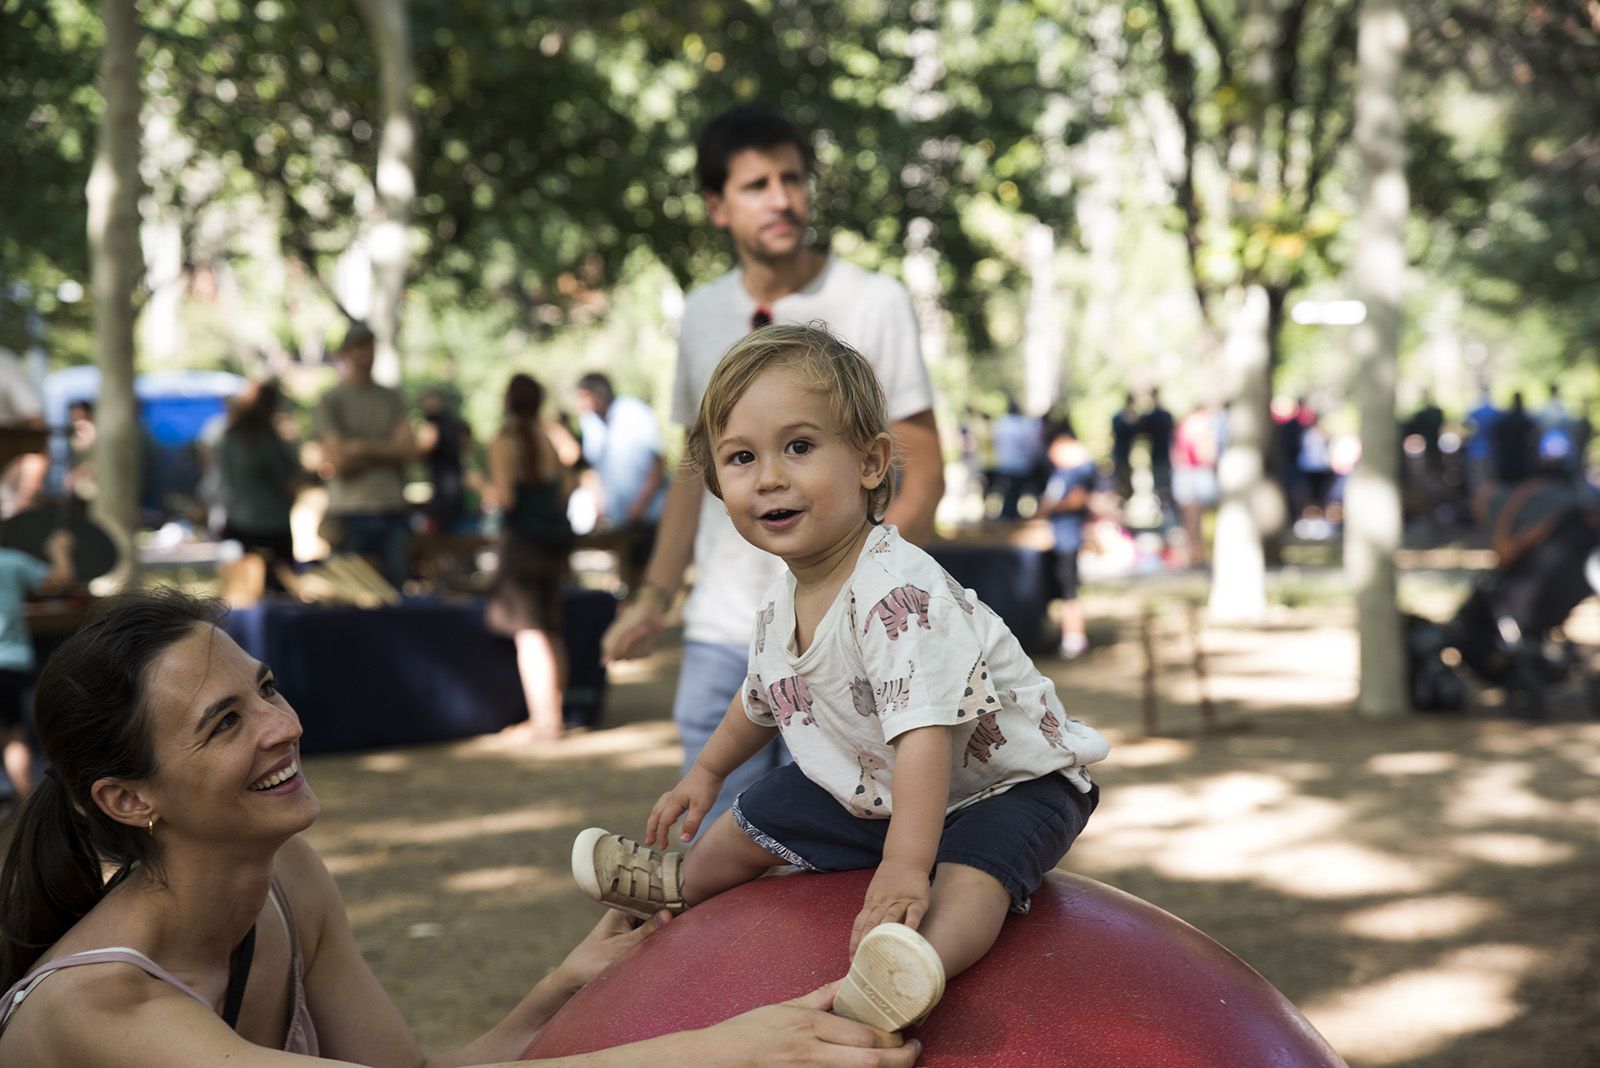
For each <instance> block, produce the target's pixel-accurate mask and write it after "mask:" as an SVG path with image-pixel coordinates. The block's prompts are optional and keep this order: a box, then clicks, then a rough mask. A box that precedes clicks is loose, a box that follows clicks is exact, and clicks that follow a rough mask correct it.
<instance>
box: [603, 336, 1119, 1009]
mask: <svg viewBox="0 0 1600 1068" xmlns="http://www.w3.org/2000/svg"><path fill="white" fill-rule="evenodd" d="M887 428H888V420H887V418H886V416H885V412H884V400H883V391H882V388H881V387H880V386H879V384H878V381H877V378H876V377H875V375H874V374H873V371H872V369H871V367H870V365H868V364H867V362H866V361H865V360H864V359H862V357H861V356H860V355H859V354H858V353H857V352H855V350H853V349H851V348H850V347H849V346H848V345H846V344H845V343H844V342H842V341H840V340H838V339H837V338H835V337H833V336H832V335H831V334H829V333H828V332H827V331H825V330H822V329H818V328H815V327H803V326H794V325H787V324H784V325H773V326H768V327H765V328H763V329H760V330H757V331H755V332H754V333H752V334H750V335H749V336H748V337H747V338H746V339H745V340H744V341H742V342H740V343H739V344H738V345H736V346H734V348H733V349H732V350H731V351H730V352H729V353H728V355H727V356H726V357H724V359H723V361H722V363H721V364H719V365H718V367H717V370H716V372H715V373H714V374H713V376H712V378H711V382H710V384H709V386H708V387H707V389H706V392H705V397H704V399H703V401H702V402H701V407H700V414H699V418H698V419H697V420H696V422H695V425H694V427H693V429H692V430H691V431H690V435H689V439H688V443H687V458H688V460H689V462H691V463H693V464H694V465H696V466H697V467H698V468H699V469H700V470H701V471H702V472H703V475H704V478H705V480H706V485H707V486H708V487H709V488H710V490H711V492H712V493H714V494H716V495H717V496H718V497H719V498H720V499H721V500H722V501H723V503H724V504H725V505H726V506H727V509H728V514H729V516H730V517H731V518H732V520H733V524H734V527H735V528H736V529H737V530H738V531H739V533H740V535H741V536H743V537H744V538H745V539H746V540H747V541H749V542H750V543H751V544H753V545H755V546H757V547H758V548H761V549H764V550H766V551H768V552H771V553H774V554H776V555H778V556H780V557H782V558H783V560H784V562H785V563H786V564H787V565H788V568H789V574H788V575H786V576H785V577H784V578H783V580H781V581H780V582H778V583H776V584H775V585H774V586H773V587H772V588H771V589H770V590H769V591H768V593H767V595H766V597H765V598H764V602H765V603H764V604H763V606H762V609H761V611H760V613H759V615H758V617H757V625H756V632H755V635H754V636H753V638H752V639H751V643H750V654H749V655H750V660H749V676H748V678H747V679H746V683H745V686H744V688H743V693H742V695H741V696H740V697H738V698H735V699H734V701H733V702H732V703H731V704H730V705H729V707H728V710H727V713H726V715H725V716H724V718H723V721H722V723H721V725H720V726H719V727H718V728H717V730H716V732H715V733H714V734H713V735H712V737H711V740H710V741H709V742H708V744H707V745H706V747H705V749H704V751H703V752H702V753H701V754H700V757H699V759H698V760H697V761H696V763H695V765H694V767H693V768H692V769H691V770H690V771H689V773H688V774H687V775H685V776H684V778H683V781H682V782H680V783H679V784H678V785H677V786H676V787H674V788H673V789H672V790H670V791H668V792H667V793H666V794H664V795H662V797H661V799H660V800H659V801H658V802H657V803H656V805H655V808H654V809H653V810H652V811H651V813H650V818H649V822H648V824H647V827H646V832H645V839H644V844H642V845H641V844H640V843H638V842H634V841H632V840H630V839H627V838H624V837H622V836H620V835H615V834H608V833H607V832H605V831H604V830H602V829H600V828H590V829H589V830H587V831H585V832H583V833H582V834H581V835H579V836H578V839H577V841H576V842H575V843H574V846H573V873H574V875H575V876H576V878H577V880H578V882H579V884H580V885H581V886H582V887H583V888H584V890H585V891H586V892H587V893H588V894H589V895H590V896H591V897H594V898H595V899H596V900H598V901H600V902H601V903H602V904H606V905H609V906H611V907H613V908H618V909H622V910H623V911H628V912H632V913H633V914H635V915H639V916H648V915H651V914H653V913H655V912H657V911H659V910H660V909H662V908H666V909H668V910H671V911H678V910H681V909H683V908H685V907H687V906H689V905H694V904H697V903H699V902H701V901H704V900H705V899H707V898H709V897H711V896H713V895H715V894H718V893H721V892H722V891H724V890H728V889H731V888H732V887H734V886H737V885H739V884H741V883H745V882H748V881H750V880H752V879H755V878H756V877H758V876H760V875H761V874H762V873H764V872H766V871H767V870H768V869H770V868H772V867H774V866H777V865H783V864H792V865H796V866H798V867H801V868H805V869H809V870H817V871H842V870H849V869H860V868H874V869H876V871H875V874H874V876H873V878H872V882H871V885H870V887H869V888H868V891H867V895H866V900H865V902H864V903H863V905H862V907H861V909H860V912H859V913H858V915H857V917H856V920H855V924H854V926H853V928H852V930H851V935H850V951H851V953H852V954H853V958H854V959H853V961H852V964H851V967H850V972H849V974H848V975H847V976H846V978H845V980H844V982H843V983H842V984H841V986H840V988H839V991H838V993H837V995H836V998H835V1003H834V1011H835V1012H837V1013H839V1014H841V1015H844V1016H849V1017H851V1018H852V1019H856V1020H860V1021H861V1022H864V1023H869V1024H872V1025H874V1026H877V1027H881V1028H883V1029H885V1030H900V1029H901V1028H904V1027H906V1026H908V1025H909V1024H911V1023H913V1022H915V1021H917V1020H918V1019H921V1018H922V1017H923V1016H924V1015H926V1013H927V1012H928V1010H929V1009H931V1008H932V1007H933V1005H934V1004H935V1003H936V1002H937V1001H938V999H939V996H940V995H941V994H942V992H943V989H944V981H945V978H946V976H954V975H956V974H958V973H960V972H961V971H963V970H965V969H966V968H967V967H969V966H971V965H972V964H973V963H975V962H976V961H978V960H979V959H980V958H982V957H983V955H984V954H985V953H986V952H988V950H989V947H990V946H991V945H993V944H994V940H995V938H996V937H998V935H999V933H1000V927H1001V924H1002V923H1003V921H1004V920H1005V917H1006V914H1007V912H1008V911H1019V912H1020V911H1025V910H1026V908H1027V905H1028V899H1029V896H1030V895H1031V894H1032V893H1033V891H1034V890H1035V889H1036V888H1037V887H1038V886H1039V884H1040V882H1041V881H1042V880H1043V878H1044V876H1045V873H1046V872H1048V871H1049V870H1050V869H1051V868H1053V867H1054V866H1055V865H1056V863H1057V862H1058V861H1059V860H1060V859H1061V857H1062V856H1063V855H1064V854H1065V853H1066V852H1067V850H1068V849H1069V848H1070V847H1071V845H1072V842H1073V840H1074V839H1075V838H1076V837H1077V835H1078V834H1079V832H1080V831H1082V829H1083V827H1084V824H1085V823H1086V822H1087V820H1088V818H1089V814H1090V813H1091V812H1092V811H1093V810H1094V807H1095V804H1096V802H1097V800H1098V788H1097V787H1095V786H1094V784H1093V783H1091V781H1090V779H1089V775H1088V773H1087V772H1086V770H1085V767H1086V765H1088V764H1091V763H1093V762H1095V761H1097V760H1100V759H1102V758H1103V757H1104V756H1105V755H1106V752H1107V745H1106V742H1105V740H1104V739H1103V738H1102V737H1101V736H1100V735H1099V734H1097V733H1096V732H1095V731H1093V730H1092V729H1090V728H1089V727H1087V726H1085V725H1084V724H1082V723H1080V722H1078V721H1077V720H1075V719H1072V718H1071V717H1070V716H1068V715H1067V714H1066V713H1065V712H1064V711H1063V709H1062V707H1061V703H1060V701H1059V700H1058V699H1057V697H1056V693H1055V688H1054V686H1053V685H1052V684H1051V683H1050V681H1049V680H1048V679H1046V678H1044V677H1043V676H1042V675H1040V674H1039V672H1038V671H1037V670H1036V669H1035V668H1034V666H1033V663H1032V662H1031V661H1030V660H1029V659H1028V657H1027V655H1026V654H1025V653H1024V652H1023V651H1022V648H1021V646H1020V645H1019V644H1018V642H1017V640H1016V638H1015V637H1014V636H1013V635H1012V634H1011V632H1010V631H1009V630H1008V629H1007V628H1006V626H1005V624H1004V623H1003V622H1001V620H1000V618H999V617H998V616H997V615H996V614H995V613H994V612H993V611H992V610H991V609H989V608H988V607H987V606H986V605H984V604H982V603H981V602H979V601H978V599H977V597H976V596H975V595H974V594H973V593H972V591H970V590H965V589H962V588H961V586H960V585H959V584H957V583H956V582H955V580H954V579H952V578H951V577H950V576H949V575H948V574H947V573H945V571H944V570H943V569H942V568H941V567H940V566H939V565H938V564H937V563H936V562H935V561H934V560H933V558H932V557H930V556H928V555H927V554H926V553H924V552H923V551H922V550H920V549H918V548H916V547H915V546H913V545H911V544H909V543H908V542H905V541H903V540H902V539H901V538H900V535H899V534H898V532H897V531H896V530H895V529H894V528H893V527H885V526H882V525H881V523H880V517H881V516H882V515H883V513H884V510H885V508H886V506H887V504H888V501H889V496H890V493H891V487H892V471H891V463H892V444H891V440H890V437H889V434H888V429H887ZM778 733H781V734H782V735H783V737H784V740H785V741H786V742H787V743H788V746H789V749H790V751H791V752H792V753H793V754H794V758H795V761H796V763H795V764H793V765H788V766H784V767H780V768H778V769H776V770H775V771H773V772H771V773H769V774H768V775H767V776H766V777H765V778H763V779H761V780H760V781H759V782H757V783H756V784H755V785H753V786H751V787H750V788H749V789H747V790H745V791H744V792H743V793H742V794H740V795H739V797H738V799H737V801H736V802H735V803H734V806H733V809H732V811H731V812H728V813H726V814H724V815H723V816H721V817H720V818H719V819H718V820H717V821H716V822H715V823H713V824H712V825H711V827H710V828H709V829H708V830H707V832H706V834H705V836H704V837H703V838H702V840H701V841H700V842H699V843H697V844H696V845H695V846H694V848H692V849H691V850H689V851H688V852H687V853H666V852H663V851H662V850H664V849H665V847H666V846H667V845H668V836H669V834H670V832H671V830H672V828H673V826H674V825H675V824H676V823H677V821H678V819H679V818H680V817H684V824H683V832H682V837H683V840H684V841H690V840H691V839H692V838H693V836H694V834H695V832H696V831H697V830H698V829H699V825H700V821H701V820H702V818H703V817H704V815H705V813H706V812H707V811H708V810H709V809H710V807H711V805H712V802H713V800H714V799H715V798H716V796H717V791H718V789H719V788H720V786H721V785H722V782H723V780H724V779H725V778H726V777H727V775H728V774H729V773H730V772H732V771H733V770H734V769H735V768H737V767H739V766H740V765H741V764H742V763H743V762H744V761H745V760H747V759H749V757H750V756H751V755H752V754H754V753H756V752H758V751H759V750H760V749H761V747H762V746H764V745H765V744H766V743H767V742H769V741H770V740H771V739H772V737H773V736H774V735H775V734H778ZM651 846H659V847H661V849H652V848H649V847H651ZM930 879H931V887H930Z"/></svg>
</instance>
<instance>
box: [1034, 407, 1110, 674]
mask: <svg viewBox="0 0 1600 1068" xmlns="http://www.w3.org/2000/svg"><path fill="white" fill-rule="evenodd" d="M1049 435H1050V446H1049V450H1048V452H1049V457H1050V479H1049V481H1047V482H1046V483H1045V487H1044V494H1043V495H1042V496H1041V497H1040V498H1039V514H1040V515H1043V516H1045V517H1046V518H1047V519H1049V520H1050V530H1051V532H1052V533H1053V534H1054V535H1055V552H1054V560H1055V574H1056V586H1057V589H1058V592H1059V593H1060V595H1061V655H1062V657H1064V658H1065V659H1068V660H1071V659H1073V658H1075V657H1079V656H1082V655H1083V654H1084V652H1085V651H1087V650H1088V648H1089V637H1088V634H1087V632H1086V630H1085V628H1084V623H1083V606H1082V605H1080V604H1079V603H1078V553H1079V551H1080V550H1082V548H1083V539H1084V531H1085V530H1086V529H1087V527H1088V524H1089V520H1090V518H1091V512H1090V509H1089V495H1090V494H1091V493H1093V492H1094V484H1095V480H1096V479H1097V478H1098V477H1099V471H1098V469H1097V468H1096V467H1095V462H1094V457H1093V456H1092V455H1090V453H1089V450H1088V449H1086V448H1084V446H1083V443H1082V442H1080V441H1079V440H1078V435H1077V433H1076V432H1075V431H1074V430H1073V429H1072V420H1071V419H1069V418H1066V417H1064V416H1063V417H1061V418H1059V419H1058V420H1057V421H1056V422H1055V424H1054V425H1053V426H1052V427H1051V429H1050V430H1049Z"/></svg>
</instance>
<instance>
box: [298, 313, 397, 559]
mask: <svg viewBox="0 0 1600 1068" xmlns="http://www.w3.org/2000/svg"><path fill="white" fill-rule="evenodd" d="M372 361H373V336H372V331H371V330H370V329H368V328H367V326H366V325H365V324H364V323H356V324H355V325H353V326H352V327H351V328H350V331H349V333H347V334H346V335H345V339H344V341H343V343H342V344H340V346H339V351H338V352H337V353H335V354H334V364H335V366H336V367H338V369H339V374H340V378H341V381H340V382H339V384H338V385H336V386H334V387H333V388H332V389H330V390H328V392H327V393H324V394H323V395H322V400H321V401H320V402H319V403H318V404H317V411H316V417H315V420H314V425H315V428H316V437H317V443H318V444H319V445H320V446H321V448H322V457H323V466H324V470H325V472H326V474H327V477H328V516H327V519H326V520H325V528H326V533H325V535H324V536H325V537H326V538H327V540H328V543H329V544H330V545H332V546H333V547H334V551H335V552H345V553H361V554H362V555H365V556H369V557H371V558H372V559H374V560H375V561H377V564H378V570H379V572H380V573H381V574H382V575H383V577H384V578H385V579H386V580H387V581H388V582H389V584H390V585H391V586H393V587H394V588H395V589H397V590H398V589H401V588H402V587H403V586H404V585H405V581H406V576H407V574H408V573H409V572H410V569H411V520H410V515H409V511H408V508H407V505H406V498H405V468H406V465H407V464H409V463H410V462H411V461H412V460H414V459H416V456H417V443H416V439H415V438H414V437H413V436H412V433H411V422H410V420H409V419H408V418H407V416H406V403H405V400H404V399H403V398H402V397H401V396H400V393H399V391H397V390H393V389H390V388H389V387H388V386H382V385H379V384H378V383H377V382H375V381H373V378H372Z"/></svg>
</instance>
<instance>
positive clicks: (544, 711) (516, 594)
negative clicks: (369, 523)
mask: <svg viewBox="0 0 1600 1068" xmlns="http://www.w3.org/2000/svg"><path fill="white" fill-rule="evenodd" d="M544 395H545V394H544V387H543V386H542V385H540V384H539V382H538V381H537V380H536V379H534V378H533V377H532V376H531V375H525V374H517V375H513V376H512V377H511V381H510V382H509V383H508V384H507V385H506V396H505V422H504V423H503V424H502V425H501V427H500V432H499V433H498V434H496V435H495V437H494V440H493V441H491V442H490V443H489V492H490V495H491V499H492V500H493V502H494V505H495V507H497V508H498V509H499V510H500V517H501V518H500V566H499V569H498V570H497V572H496V574H495V580H494V588H493V589H492V591H491V592H490V594H489V604H488V611H487V616H486V621H487V623H488V626H489V629H490V630H491V631H493V632H494V633H496V634H502V635H505V636H506V637H508V638H510V639H511V640H512V641H513V642H515V643H516V648H517V673H518V675H519V676H520V678H521V680H522V695H523V699H524V700H525V701H526V703H527V706H528V720H527V722H526V723H522V724H518V725H517V726H515V727H513V728H510V732H511V733H513V734H517V735H526V736H527V737H528V739H529V740H530V741H533V742H536V743H546V742H552V741H555V740H556V739H557V738H559V737H561V731H562V728H563V726H564V721H563V718H562V711H561V704H562V694H563V691H564V690H565V688H566V675H567V651H566V642H565V641H564V639H563V637H562V631H561V586H562V583H563V582H564V581H565V579H566V576H567V554H568V553H569V552H570V551H571V549H572V525H571V524H570V523H569V522H568V520H567V498H568V497H569V496H570V495H571V493H572V475H571V472H570V470H569V469H568V468H567V467H566V465H564V464H563V463H562V462H561V457H560V455H559V454H558V453H557V451H556V446H555V444H554V443H553V442H552V441H551V440H550V436H549V435H548V434H546V433H545V432H544V429H543V426H542V425H541V421H540V418H539V412H540V409H542V408H543V407H544Z"/></svg>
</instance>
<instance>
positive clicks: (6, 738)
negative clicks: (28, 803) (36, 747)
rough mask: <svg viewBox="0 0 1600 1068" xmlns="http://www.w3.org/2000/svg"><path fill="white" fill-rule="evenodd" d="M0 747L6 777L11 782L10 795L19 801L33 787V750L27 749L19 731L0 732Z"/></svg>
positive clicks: (26, 744)
mask: <svg viewBox="0 0 1600 1068" xmlns="http://www.w3.org/2000/svg"><path fill="white" fill-rule="evenodd" d="M0 746H4V749H5V766H6V777H7V778H9V779H10V780H11V793H12V795H13V796H14V797H16V799H17V800H18V801H21V800H22V799H23V798H24V797H27V796H28V791H29V790H30V789H32V787H33V750H31V749H29V748H28V743H27V742H26V741H24V740H23V737H22V732H21V731H11V730H7V731H0Z"/></svg>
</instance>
